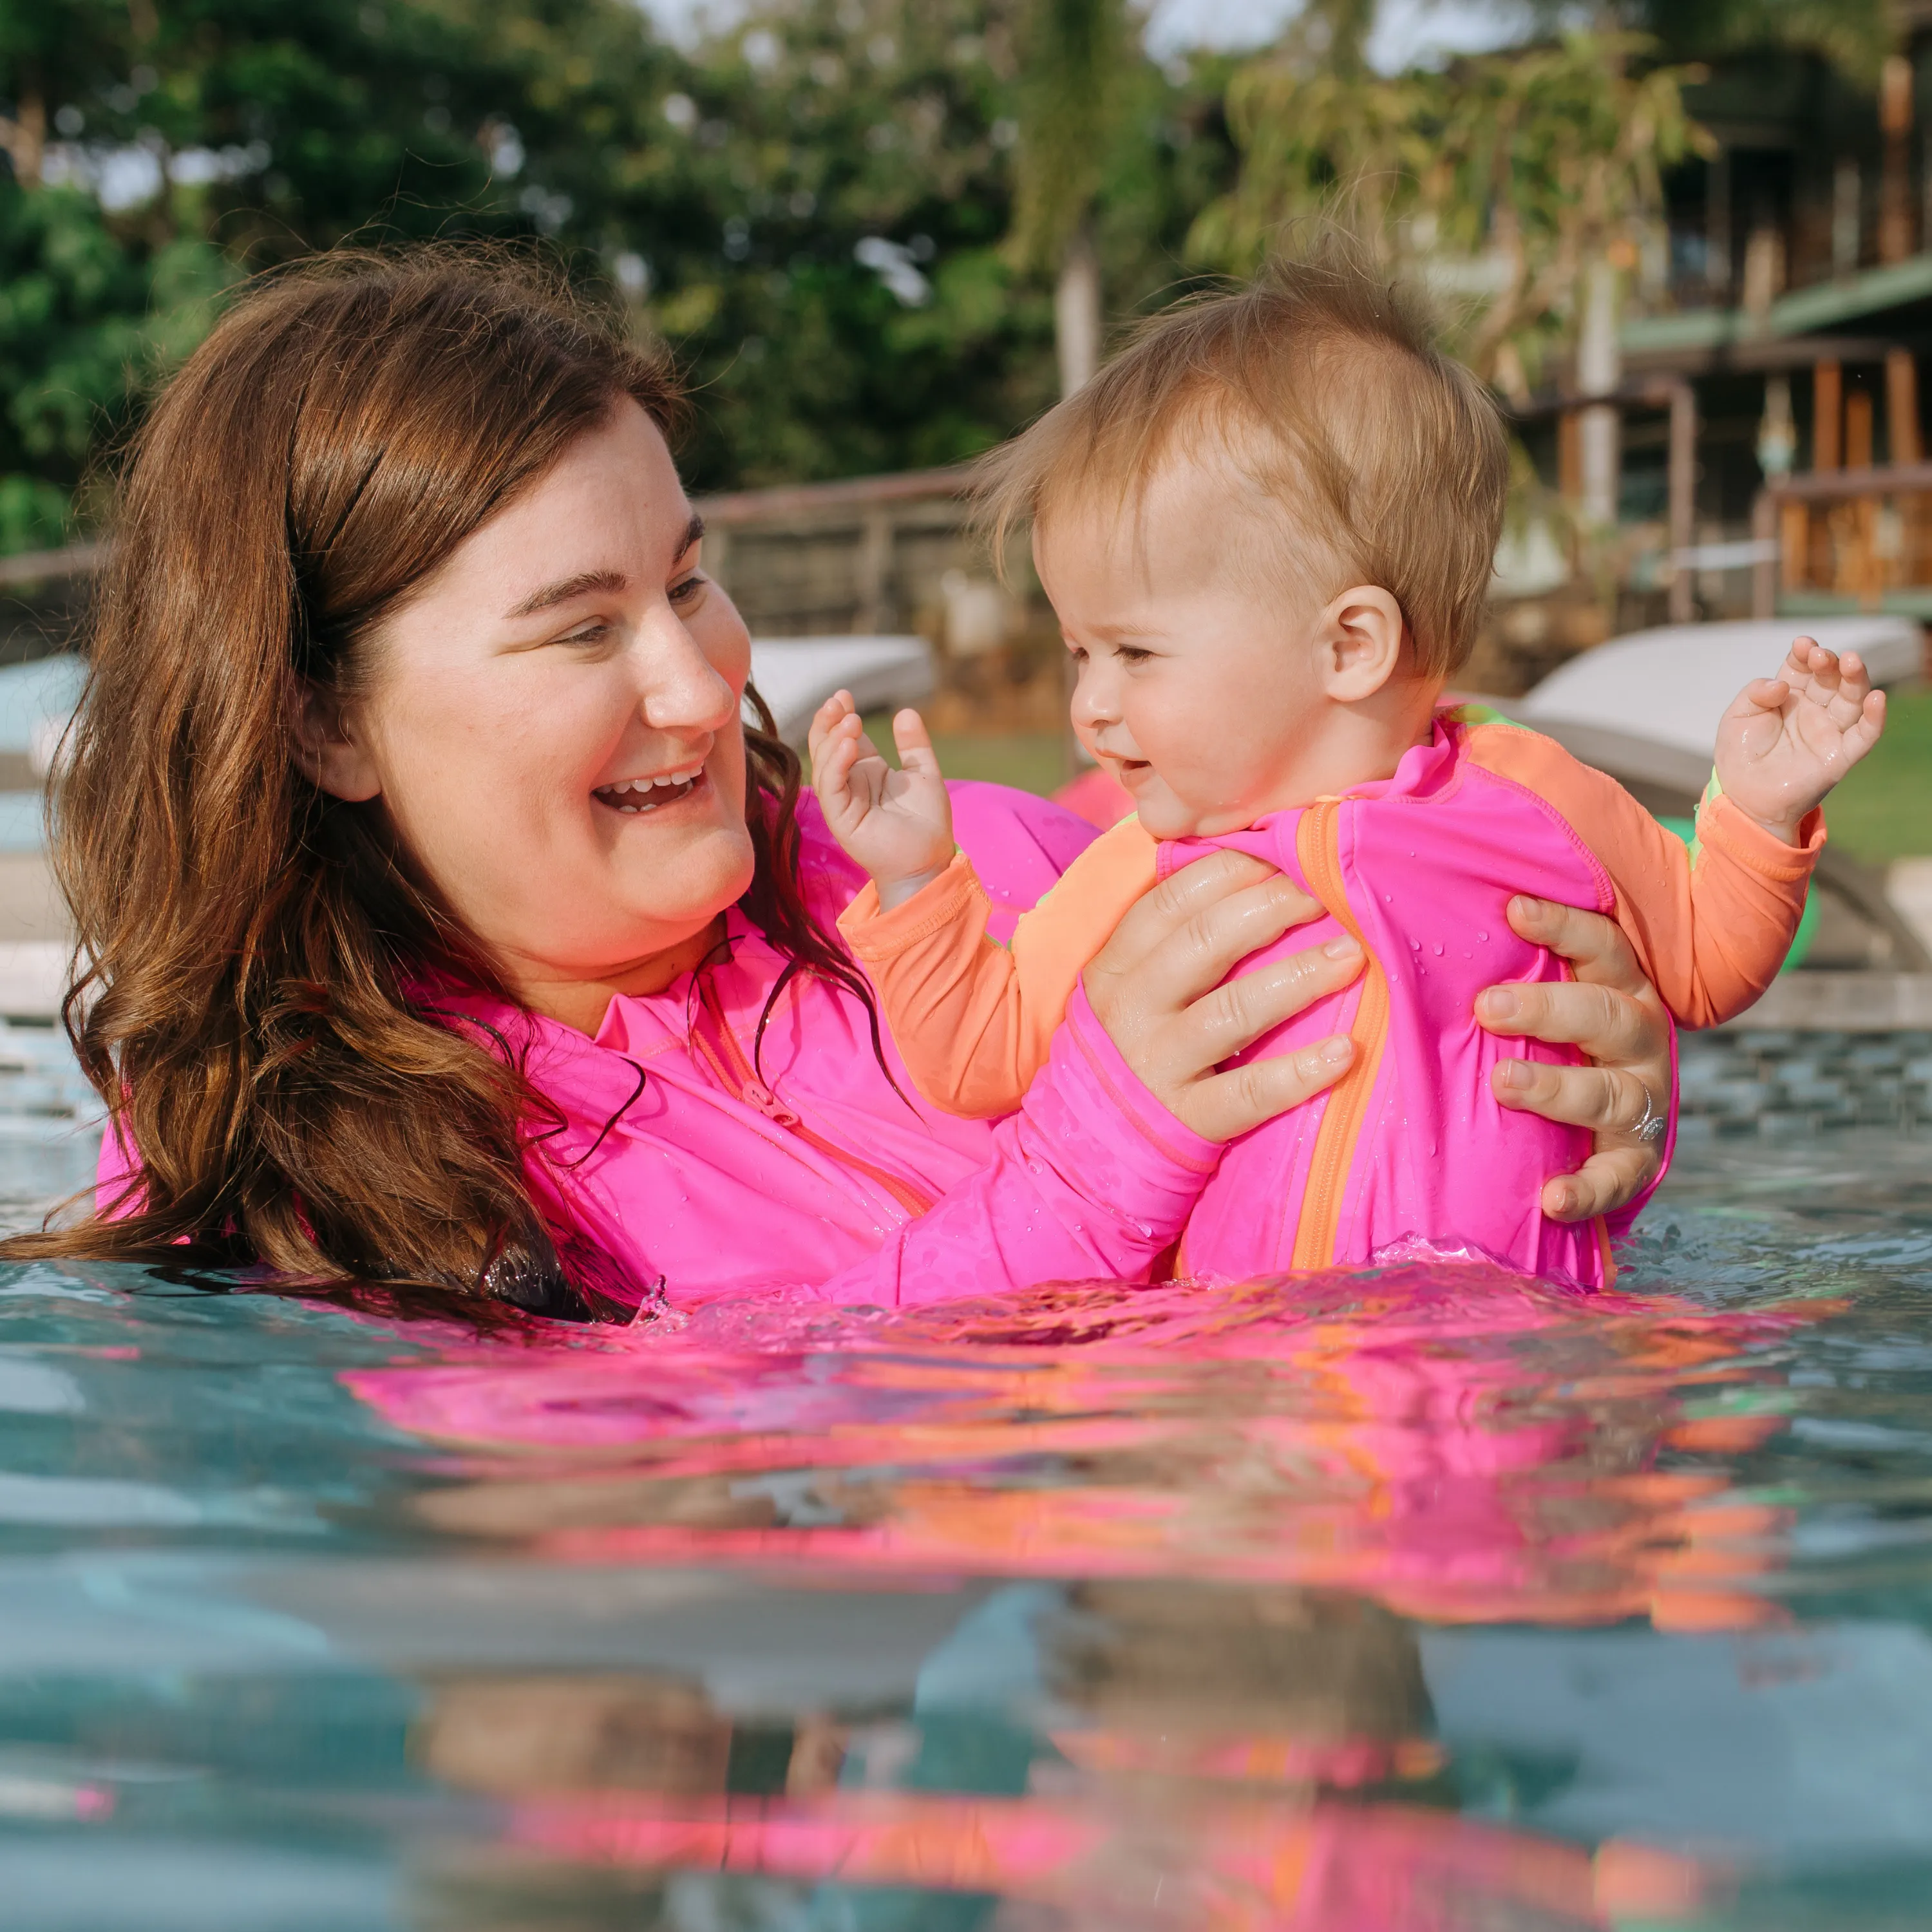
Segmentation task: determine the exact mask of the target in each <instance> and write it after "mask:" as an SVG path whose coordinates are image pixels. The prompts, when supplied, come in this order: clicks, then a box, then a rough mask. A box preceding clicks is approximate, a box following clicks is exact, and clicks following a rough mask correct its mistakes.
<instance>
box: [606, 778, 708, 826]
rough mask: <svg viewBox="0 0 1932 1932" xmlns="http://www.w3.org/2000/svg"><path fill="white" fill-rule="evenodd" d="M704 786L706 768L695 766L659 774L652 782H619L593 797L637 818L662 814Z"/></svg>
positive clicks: (631, 779)
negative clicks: (642, 813) (644, 814)
mask: <svg viewBox="0 0 1932 1932" xmlns="http://www.w3.org/2000/svg"><path fill="white" fill-rule="evenodd" d="M704 783H705V777H704V767H703V766H702V765H693V766H689V767H688V768H687V769H685V770H682V771H676V772H658V774H657V775H655V777H652V778H619V780H618V781H616V784H607V785H599V786H598V787H596V789H595V790H594V791H592V793H591V794H590V796H592V798H594V799H595V800H596V801H597V802H598V804H599V805H608V806H609V807H610V809H611V810H612V811H621V812H622V813H623V814H625V816H626V817H635V816H636V815H637V814H638V813H639V812H640V811H662V810H663V809H664V807H665V806H666V805H675V804H676V803H677V802H679V800H680V799H687V798H689V797H690V796H691V794H692V793H694V792H697V791H699V790H702V789H703V785H704Z"/></svg>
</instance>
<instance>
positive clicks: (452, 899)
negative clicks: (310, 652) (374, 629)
mask: <svg viewBox="0 0 1932 1932" xmlns="http://www.w3.org/2000/svg"><path fill="white" fill-rule="evenodd" d="M701 528H702V526H701V525H700V523H699V522H698V520H697V518H696V517H694V515H693V514H692V513H691V505H690V503H689V502H688V501H687V500H686V499H685V494H684V491H683V489H682V487H681V486H680V485H679V482H678V479H677V472H676V469H673V466H672V464H671V460H670V452H669V451H668V450H667V449H666V448H665V446H664V439H663V438H662V437H661V436H660V435H659V434H658V431H657V429H656V427H655V425H653V424H652V422H651V421H650V419H649V418H648V417H647V416H646V415H645V414H644V413H643V410H641V409H640V408H639V407H637V404H635V403H634V402H632V401H630V400H629V399H628V398H625V400H624V401H622V402H620V403H619V404H617V405H616V407H615V409H614V410H613V413H612V416H611V419H610V422H608V423H607V425H605V426H604V427H603V428H601V429H598V430H596V431H592V432H591V433H589V434H586V436H584V437H582V438H581V439H580V440H579V441H578V442H577V443H576V444H575V445H574V446H573V447H572V448H571V449H570V450H569V451H568V452H567V453H566V454H565V456H564V458H562V460H561V461H560V462H559V463H558V464H557V466H556V468H555V469H553V470H552V471H551V472H550V474H549V475H547V476H546V477H545V478H544V479H543V481H541V482H540V483H539V484H537V485H536V486H535V487H534V488H532V489H531V490H529V491H528V492H527V493H526V494H525V495H523V496H520V498H518V499H517V500H516V501H515V502H513V503H512V504H511V505H510V506H509V507H508V508H507V509H505V510H504V511H502V514H500V515H499V516H497V517H495V518H494V519H493V520H492V521H490V522H489V523H486V524H485V525H484V526H483V527H482V528H481V529H479V530H478V531H477V532H475V535H472V537H471V538H469V540H468V541H467V542H466V543H465V544H463V545H462V547H460V549H458V550H457V551H456V552H455V553H454V554H453V555H452V556H451V557H450V559H449V562H447V563H446V564H445V565H443V568H442V569H441V570H440V571H438V572H437V574H436V575H435V576H434V577H432V578H431V580H429V582H428V583H427V584H426V585H425V586H424V587H423V588H422V589H421V590H420V591H419V592H417V593H416V595H414V596H413V597H412V598H410V599H408V600H407V601H406V602H405V603H404V605H403V607H401V609H400V610H398V611H397V612H396V613H395V614H394V615H393V616H392V617H391V618H390V619H389V620H388V622H386V624H385V625H384V626H383V629H382V631H381V632H380V634H379V635H378V636H377V637H376V639H375V640H374V642H373V646H372V648H373V652H374V656H373V660H372V666H371V677H370V679H369V682H368V691H367V694H366V696H365V697H362V698H359V700H356V702H355V703H353V705H351V706H350V707H349V708H348V709H347V710H346V711H345V712H344V715H343V716H342V718H341V719H340V720H339V721H338V725H337V727H336V730H335V733H332V735H331V736H329V739H328V740H327V741H326V742H325V743H324V744H323V745H322V747H321V748H320V750H319V751H318V752H317V754H316V755H317V761H318V764H319V767H320V769H319V772H318V775H319V777H320V780H321V782H322V783H323V786H324V787H325V788H326V789H327V790H329V791H331V792H333V793H335V794H336V795H337V796H339V797H344V798H353V799H367V798H374V797H377V796H380V798H381V799H382V800H383V805H384V808H385V809H386V811H388V813H389V817H390V818H391V820H392V823H394V825H395V827H396V829H397V830H398V832H399V833H400V835H401V838H402V839H403V841H404V844H406V846H407V848H408V849H409V850H410V852H411V853H413V856H414V857H415V859H416V862H417V863H418V864H419V865H420V866H421V867H422V869H423V871H424V872H425V874H427V875H428V878H429V879H430V880H431V882H432V883H434V885H435V886H436V887H437V889H439V890H440V892H442V893H443V896H444V897H445V898H446V899H447V900H448V901H449V904H451V905H452V907H454V909H455V911H456V912H457V913H458V915H459V916H460V917H461V919H463V922H465V924H466V926H468V927H469V930H470V931H471V932H472V933H474V934H475V935H476V936H477V938H479V939H481V941H483V942H484V944H485V945H486V946H487V947H489V948H490V950H491V951H492V953H493V954H494V955H495V956H496V957H497V959H499V961H500V962H502V965H503V967H504V968H505V971H507V972H508V974H509V976H510V977H511V980H512V981H513V982H514V983H516V984H517V985H518V986H520V988H522V989H523V991H524V992H525V994H526V997H529V998H530V999H531V1001H532V1004H535V1005H537V1006H538V1007H544V1006H547V1005H550V1004H553V1002H552V1001H548V1000H547V999H546V998H544V989H545V988H546V987H553V988H554V987H562V986H570V985H573V984H578V985H580V984H584V983H597V984H601V985H605V986H608V985H610V984H611V983H625V982H626V981H627V980H628V978H630V977H634V976H635V975H636V974H637V972H638V971H640V969H641V970H642V971H644V972H645V973H646V975H648V974H649V968H650V964H651V962H652V961H653V960H654V959H656V958H658V956H661V955H663V954H664V953H667V952H670V951H672V950H675V949H676V948H678V947H680V946H682V945H684V944H685V943H686V942H689V941H692V940H694V938H696V937H697V935H702V934H703V932H705V930H706V928H708V927H709V926H710V925H711V924H712V922H713V921H714V920H715V919H716V917H717V916H718V913H721V911H723V910H724V908H725V907H727V906H729V905H730V904H732V903H733V901H735V900H736V898H738V897H739V895H741V894H742V892H744V890H745V888H746V886H748V884H749V883H751V867H752V853H751V839H750V837H749V835H748V833H747V832H746V831H745V742H744V734H743V732H742V728H741V727H740V724H739V711H738V705H739V697H740V696H741V694H742V692H743V691H744V688H745V678H746V677H747V676H748V674H749V672H750V669H751V640H750V639H749V637H748V636H747V635H746V634H745V625H744V622H743V620H742V619H741V618H740V617H739V615H738V613H737V612H736V610H734V609H733V607H732V604H731V600H730V598H728V597H727V596H726V595H724V592H723V591H722V590H721V589H719V588H718V586H717V585H716V584H715V583H712V582H711V581H710V580H709V579H708V578H707V577H705V576H704V575H703V573H702V572H701V571H700V569H699V568H698V547H699V545H698V540H699V537H700V532H701ZM593 1023H594V1022H593Z"/></svg>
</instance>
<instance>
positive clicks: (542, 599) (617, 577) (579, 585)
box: [504, 510, 704, 617]
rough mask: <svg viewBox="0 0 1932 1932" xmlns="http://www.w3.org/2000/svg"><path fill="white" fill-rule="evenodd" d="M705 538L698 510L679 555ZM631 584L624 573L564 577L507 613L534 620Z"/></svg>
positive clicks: (585, 572)
mask: <svg viewBox="0 0 1932 1932" xmlns="http://www.w3.org/2000/svg"><path fill="white" fill-rule="evenodd" d="M703 535H704V519H703V517H700V515H699V514H697V511H695V510H694V511H692V512H691V520H690V522H689V523H686V524H685V526H684V535H683V537H682V539H681V540H680V541H679V544H678V547H677V550H676V555H677V556H684V555H685V553H687V552H688V551H690V550H694V549H695V548H696V547H697V544H698V543H699V542H700V540H701V539H702V538H703ZM630 582H631V580H630V579H629V578H628V577H626V576H625V574H624V573H623V572H622V571H621V570H580V571H578V572H577V574H576V575H575V576H574V577H559V578H558V579H557V580H556V582H555V583H546V584H545V585H544V587H543V588H542V589H541V590H534V591H532V592H531V593H530V594H529V596H527V597H526V598H524V599H523V601H522V602H521V603H520V604H517V605H516V606H515V607H514V608H513V609H511V610H507V611H505V613H504V615H505V616H508V617H534V616H535V615H536V614H537V613H538V611H539V610H554V609H555V608H556V606H557V605H558V604H568V602H569V601H570V600H571V598H573V597H582V596H585V595H588V594H589V592H592V591H593V590H610V591H622V590H625V589H628V588H629V586H630Z"/></svg>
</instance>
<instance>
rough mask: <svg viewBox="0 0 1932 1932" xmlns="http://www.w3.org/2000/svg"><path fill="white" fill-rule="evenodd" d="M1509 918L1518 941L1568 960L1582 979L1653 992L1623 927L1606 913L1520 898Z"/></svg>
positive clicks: (1511, 907)
mask: <svg viewBox="0 0 1932 1932" xmlns="http://www.w3.org/2000/svg"><path fill="white" fill-rule="evenodd" d="M1507 916H1508V919H1509V922H1510V924H1511V926H1512V927H1513V928H1514V929H1515V931H1516V932H1517V935H1518V936H1519V937H1520V938H1524V939H1526V940H1528V941H1529V942H1530V943H1531V944H1532V945H1534V946H1547V947H1549V949H1550V951H1551V952H1553V953H1556V954H1557V955H1558V956H1559V957H1561V958H1562V959H1567V960H1568V961H1569V962H1570V963H1571V965H1572V966H1574V968H1576V969H1577V978H1579V979H1580V980H1589V981H1591V982H1592V983H1594V984H1595V985H1597V986H1614V987H1616V989H1618V991H1619V992H1625V993H1631V994H1637V995H1643V994H1646V993H1649V992H1652V990H1653V989H1652V986H1651V983H1650V982H1649V980H1648V979H1646V977H1644V971H1643V968H1642V966H1640V965H1639V964H1638V963H1637V954H1636V953H1635V952H1634V950H1632V948H1631V943H1630V941H1628V939H1627V938H1625V936H1624V933H1623V929H1622V927H1621V926H1619V925H1618V924H1617V923H1616V921H1615V920H1613V919H1606V918H1604V916H1603V915H1602V913H1595V912H1583V911H1581V910H1579V909H1578V908H1577V907H1575V906H1567V905H1562V904H1559V903H1557V902H1556V901H1553V900H1550V899H1535V898H1529V897H1528V896H1527V895H1525V894H1522V893H1519V894H1518V895H1517V896H1516V897H1515V898H1513V899H1511V901H1510V902H1509V905H1508V908H1507Z"/></svg>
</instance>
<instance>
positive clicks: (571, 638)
mask: <svg viewBox="0 0 1932 1932" xmlns="http://www.w3.org/2000/svg"><path fill="white" fill-rule="evenodd" d="M609 635H610V625H608V624H607V623H606V622H604V619H602V618H601V617H598V618H596V619H593V620H592V622H589V623H588V624H582V625H579V626H578V627H577V628H576V629H575V630H574V631H571V632H570V633H569V634H568V636H566V637H559V639H558V640H557V641H558V642H559V643H564V644H596V643H602V642H603V640H604V639H605V638H606V637H608V636H609Z"/></svg>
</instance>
